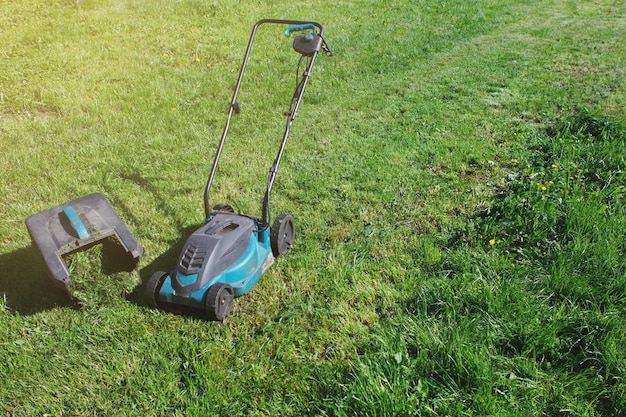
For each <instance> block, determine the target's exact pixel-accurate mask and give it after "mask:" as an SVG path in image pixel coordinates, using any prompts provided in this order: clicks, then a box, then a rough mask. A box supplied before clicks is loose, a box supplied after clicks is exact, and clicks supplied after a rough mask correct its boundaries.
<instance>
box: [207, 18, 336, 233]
mask: <svg viewBox="0 0 626 417" xmlns="http://www.w3.org/2000/svg"><path fill="white" fill-rule="evenodd" d="M264 24H282V25H290V26H289V27H288V28H287V30H286V31H285V35H287V36H289V35H290V34H291V33H292V32H296V31H302V30H307V29H311V30H313V32H314V33H316V29H318V30H319V35H318V36H320V37H321V38H322V40H323V39H324V27H323V26H322V25H321V24H319V23H317V22H311V21H301V20H283V19H261V20H259V21H258V22H256V23H255V24H254V26H253V28H252V33H251V35H250V39H249V40H248V47H247V48H246V53H245V55H244V58H243V63H242V65H241V68H240V70H239V77H238V78H237V84H236V85H235V91H234V93H233V98H232V101H231V103H230V107H229V110H228V118H227V119H226V125H225V126H224V131H223V133H222V138H221V139H220V143H219V145H218V147H217V152H216V154H215V159H214V160H213V167H212V168H211V173H210V174H209V178H208V180H207V183H206V188H205V190H204V212H205V217H206V219H207V220H208V219H209V218H210V216H211V208H210V207H209V191H210V189H211V184H212V183H213V179H214V177H215V173H216V172H217V165H218V162H219V159H220V156H221V154H222V150H223V148H224V142H225V140H226V135H227V133H228V129H229V127H230V122H231V119H232V116H233V112H235V113H239V110H240V107H239V103H237V96H238V95H239V89H240V88H241V82H242V81H243V74H244V72H245V70H246V66H247V65H248V59H249V58H250V52H251V51H252V44H253V42H254V37H255V35H256V32H257V29H258V28H259V27H260V26H261V25H264ZM323 46H325V44H324V45H323ZM324 50H325V51H326V54H327V55H329V56H330V55H332V54H331V52H330V50H329V49H328V48H327V47H325V48H324ZM316 56H317V51H316V52H315V53H314V54H313V56H312V57H311V60H310V62H309V64H308V68H307V71H306V72H305V79H304V82H303V85H302V88H301V90H300V92H299V94H298V97H297V100H296V105H295V107H294V109H293V112H292V114H290V115H289V116H288V118H287V126H286V129H285V133H284V135H283V139H282V142H281V145H280V149H279V151H278V155H277V157H276V160H275V161H274V164H273V165H272V168H271V169H270V177H269V179H268V186H267V189H266V193H265V198H264V200H263V214H262V216H263V222H264V223H267V222H269V220H270V219H269V194H270V192H271V189H272V184H273V182H274V178H275V176H276V173H277V170H278V164H279V163H280V159H281V156H282V153H283V150H284V148H285V142H286V140H287V136H288V135H289V130H290V128H291V122H292V121H293V120H294V119H295V117H296V113H297V110H298V107H299V104H300V99H301V98H302V94H303V93H304V89H305V88H306V84H307V80H308V76H309V71H310V69H311V68H312V66H313V63H314V62H315V58H316Z"/></svg>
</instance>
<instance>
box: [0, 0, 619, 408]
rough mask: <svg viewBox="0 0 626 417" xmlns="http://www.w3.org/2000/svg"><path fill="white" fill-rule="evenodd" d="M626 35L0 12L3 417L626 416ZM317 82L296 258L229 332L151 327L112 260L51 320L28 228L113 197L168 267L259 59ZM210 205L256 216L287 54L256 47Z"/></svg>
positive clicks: (552, 27) (433, 13)
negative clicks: (321, 42) (320, 38)
mask: <svg viewBox="0 0 626 417" xmlns="http://www.w3.org/2000/svg"><path fill="white" fill-rule="evenodd" d="M625 16H626V8H625V7H624V6H623V5H622V4H620V3H619V2H612V1H605V0H602V1H596V2H573V1H558V0H552V1H533V0H527V1H519V2H505V1H502V0H478V1H472V2H467V1H456V0H453V1H430V2H425V1H424V2H423V1H408V0H407V1H396V2H393V3H386V2H377V1H366V0H363V1H360V2H335V3H333V4H332V5H329V4H324V3H321V2H318V1H313V2H308V3H307V4H297V3H293V4H292V3H289V4H286V3H284V2H271V1H270V2H252V1H251V2H246V3H245V4H238V3H232V4H231V3H229V2H220V1H212V2H208V1H192V0H183V1H179V2H151V3H136V2H124V1H119V0H109V1H105V2H91V1H80V2H71V1H60V2H55V3H54V4H48V3H42V2H40V3H37V4H34V5H33V4H30V3H27V2H21V1H12V2H8V3H7V2H5V3H3V4H2V5H1V6H0V45H2V46H0V135H1V136H0V137H1V139H2V140H0V172H2V174H1V175H2V177H1V178H2V185H0V187H1V188H0V190H1V191H2V198H1V199H0V204H1V207H2V209H1V210H2V214H3V216H2V220H1V221H0V232H2V238H1V240H0V269H1V270H2V272H1V273H0V294H1V295H2V297H0V358H1V362H0V363H1V366H0V377H1V379H2V381H3V383H2V384H1V385H0V410H2V413H3V414H4V415H7V416H13V415H15V416H32V415H55V416H57V415H58V416H60V415H97V416H109V415H110V416H113V415H137V416H149V415H185V416H193V415H198V416H200V415H202V416H204V415H340V416H341V415H346V416H348V415H372V416H373V415H386V416H392V415H393V416H396V415H506V416H509V415H520V416H521V415H523V416H526V415H583V416H596V415H598V416H599V415H603V416H604V415H616V416H617V415H620V413H621V412H622V410H624V409H626V392H625V385H624V377H625V374H626V371H625V369H624V363H626V357H625V355H626V354H625V353H624V352H626V346H625V345H626V334H625V332H624V316H625V313H626V308H625V301H626V295H625V294H626V268H625V264H624V261H623V259H624V257H625V256H624V255H625V247H624V243H623V242H624V239H623V230H624V223H625V218H626V217H625V216H626V212H625V210H624V194H625V191H626V190H625V187H626V183H625V182H624V181H625V180H624V178H623V173H622V170H623V166H624V149H625V147H624V145H625V144H624V140H625V131H626V128H625V125H626V120H624V114H625V113H624V109H625V108H626V103H625V101H624V98H625V97H626V95H625V94H624V93H625V92H626V82H625V81H624V80H626V77H625V67H624V63H625V62H626V51H625V50H624V48H623V39H622V38H623V36H622V34H623V33H624V31H625V29H626V17H625ZM265 17H272V18H289V19H312V20H316V21H319V22H321V23H322V24H323V25H324V26H325V27H326V39H327V41H328V43H329V45H330V47H331V48H332V49H333V52H334V53H335V56H334V57H332V58H330V59H327V58H326V57H324V56H320V57H319V58H318V61H317V64H316V66H315V68H314V70H313V74H312V78H311V84H310V85H309V88H308V90H307V92H306V94H305V97H304V102H303V104H302V107H301V109H300V113H299V116H298V118H297V119H296V121H295V123H294V127H293V130H292V135H291V139H290V142H289V143H288V145H287V150H286V153H285V157H284V160H283V163H282V165H281V172H280V174H279V176H278V179H277V183H276V187H275V189H274V193H273V197H275V199H274V201H273V204H272V208H273V213H274V214H277V213H279V212H287V213H291V214H292V215H293V216H294V217H295V219H296V226H297V229H298V230H297V233H298V234H297V241H296V245H295V246H294V248H293V250H292V252H290V253H289V255H288V256H287V257H285V258H282V259H279V260H278V262H277V263H276V264H275V265H274V266H273V267H272V268H271V269H270V271H269V272H268V273H267V274H266V275H265V276H264V277H263V278H262V280H261V281H260V282H259V284H258V285H257V286H256V287H255V288H254V289H253V290H252V291H251V293H250V294H249V295H247V296H246V297H242V298H240V299H237V301H236V304H235V307H234V310H233V312H232V315H231V316H229V318H228V319H227V321H226V322H225V323H224V324H218V323H210V322H206V321H204V320H201V319H199V318H197V317H188V316H184V315H176V314H171V313H166V312H162V311H157V310H152V309H149V308H147V307H146V306H145V305H144V303H143V301H142V297H141V289H142V287H141V285H139V284H138V281H137V277H136V275H134V274H131V273H124V272H116V271H115V269H114V268H113V269H112V268H110V267H109V265H108V263H109V262H110V259H109V258H108V257H107V253H106V251H105V250H103V249H102V248H101V247H99V246H98V247H95V248H93V249H91V250H90V251H88V252H83V253H80V254H76V255H72V256H70V257H68V258H67V259H66V260H67V262H68V264H69V265H70V267H71V270H72V277H73V279H74V281H75V287H76V290H77V292H76V295H77V298H78V302H77V303H71V302H69V301H67V300H66V299H65V298H64V297H63V295H62V294H59V293H57V292H56V291H55V290H54V289H53V288H52V286H51V284H50V280H49V279H48V278H47V277H46V270H45V266H44V264H43V262H42V261H41V260H40V259H39V255H38V252H37V250H36V249H35V248H33V247H32V246H31V244H30V238H29V236H28V232H27V230H26V228H25V226H24V219H25V218H26V217H28V216H29V215H31V214H34V213H37V212H39V211H41V210H44V209H47V208H49V207H52V206H55V205H57V204H60V203H62V202H65V201H68V200H71V199H74V198H77V197H80V196H82V195H85V194H88V193H91V192H93V191H100V192H102V193H103V194H105V195H106V197H107V198H108V199H109V200H110V201H111V203H112V204H113V206H114V207H115V209H116V210H117V211H118V213H119V214H120V216H121V217H122V218H123V219H124V221H125V222H126V223H127V224H128V226H129V227H130V229H131V230H132V231H133V233H134V235H135V236H136V237H137V238H138V240H139V241H140V242H141V244H142V246H143V247H144V256H143V258H142V259H141V262H140V265H139V267H140V271H139V272H140V275H141V276H142V277H143V278H147V277H149V276H150V274H151V273H152V272H154V271H156V270H165V269H168V268H170V267H171V266H172V265H173V264H174V262H175V261H176V259H177V257H178V251H179V250H180V248H181V245H182V244H183V242H184V239H185V238H186V237H187V236H188V234H189V233H191V231H192V230H194V229H195V228H196V227H197V226H199V225H200V224H201V222H202V221H203V207H202V192H203V187H204V183H205V180H206V175H207V174H208V171H209V168H210V164H211V162H212V158H213V154H214V151H215V147H216V145H217V142H218V139H219V135H220V134H221V131H222V128H223V123H224V122H225V117H226V110H227V107H228V103H229V100H230V98H231V95H232V88H233V87H234V82H235V81H236V77H237V72H238V69H239V65H240V63H241V59H242V58H243V52H244V49H245V46H246V42H247V40H248V36H249V31H250V29H251V27H252V25H253V24H254V22H256V21H257V20H258V19H261V18H265ZM257 42H258V44H257V47H256V48H255V50H254V55H253V59H252V60H251V62H250V67H249V73H248V76H247V78H246V80H245V82H244V86H243V89H242V95H241V96H240V102H241V104H242V113H241V114H240V115H238V116H237V117H236V119H235V120H234V123H233V128H232V130H231V134H230V136H229V137H230V139H231V140H230V142H229V143H228V145H227V147H226V149H225V151H224V152H225V153H224V160H223V163H222V165H221V166H220V171H219V175H218V177H217V178H216V181H215V189H214V191H215V194H214V201H215V202H225V203H229V204H232V205H233V206H235V208H236V209H237V210H238V211H242V212H246V213H251V214H255V213H259V211H260V203H261V197H262V190H263V187H264V184H265V179H266V175H267V170H268V168H269V165H270V163H271V161H272V159H273V156H274V152H275V150H276V148H277V146H278V142H277V141H278V140H279V139H280V135H281V133H282V127H283V121H284V119H283V116H282V112H283V111H284V110H286V109H287V107H288V103H289V100H290V95H291V91H292V88H293V83H294V81H293V79H294V71H295V63H296V60H297V56H295V54H294V53H293V52H292V51H291V46H290V41H289V40H288V39H286V38H284V36H283V35H282V31H281V30H270V29H268V30H263V31H261V33H259V37H258V39H257Z"/></svg>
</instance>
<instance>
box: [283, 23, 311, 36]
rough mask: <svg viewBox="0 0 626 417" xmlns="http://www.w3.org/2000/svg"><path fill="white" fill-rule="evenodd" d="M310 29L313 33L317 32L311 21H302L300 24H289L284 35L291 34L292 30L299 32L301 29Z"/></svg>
mask: <svg viewBox="0 0 626 417" xmlns="http://www.w3.org/2000/svg"><path fill="white" fill-rule="evenodd" d="M308 29H311V30H312V31H313V33H317V30H316V27H315V25H314V24H312V23H304V24H302V25H293V26H289V27H288V28H287V30H286V31H285V36H289V35H291V34H292V32H300V31H302V30H308Z"/></svg>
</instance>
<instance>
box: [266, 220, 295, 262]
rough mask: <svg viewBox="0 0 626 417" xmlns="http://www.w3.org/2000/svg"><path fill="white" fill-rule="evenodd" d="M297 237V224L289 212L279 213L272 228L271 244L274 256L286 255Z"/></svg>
mask: <svg viewBox="0 0 626 417" xmlns="http://www.w3.org/2000/svg"><path fill="white" fill-rule="evenodd" d="M295 238H296V224H295V221H294V220H293V217H291V216H290V215H289V214H279V215H278V216H277V217H276V220H274V224H273V225H272V228H271V229H270V244H271V245H272V252H273V253H274V256H275V257H276V258H278V257H279V256H282V255H286V254H287V252H289V250H290V249H291V245H293V241H294V239H295Z"/></svg>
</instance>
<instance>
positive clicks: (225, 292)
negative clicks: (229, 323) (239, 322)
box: [204, 282, 235, 321]
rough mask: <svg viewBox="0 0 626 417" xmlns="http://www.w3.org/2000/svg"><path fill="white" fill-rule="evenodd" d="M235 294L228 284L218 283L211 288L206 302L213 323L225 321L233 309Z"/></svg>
mask: <svg viewBox="0 0 626 417" xmlns="http://www.w3.org/2000/svg"><path fill="white" fill-rule="evenodd" d="M234 299H235V292H234V291H233V287H231V286H230V285H228V284H224V283H221V282H218V283H216V284H213V285H211V286H210V287H209V290H208V291H207V293H206V299H205V300H204V308H205V310H206V314H207V317H208V318H209V320H212V321H224V319H225V318H226V316H228V313H230V310H231V309H232V308H233V301H234Z"/></svg>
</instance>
